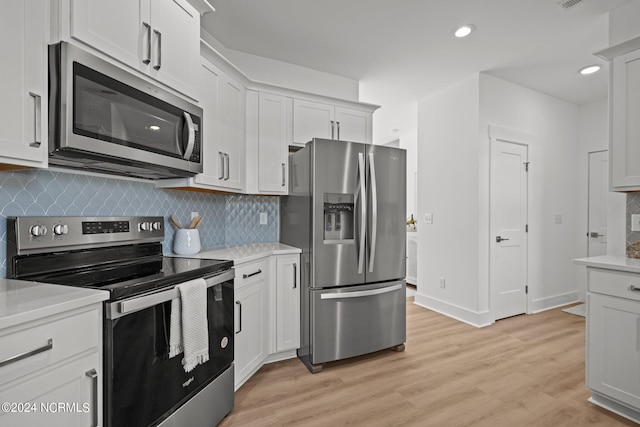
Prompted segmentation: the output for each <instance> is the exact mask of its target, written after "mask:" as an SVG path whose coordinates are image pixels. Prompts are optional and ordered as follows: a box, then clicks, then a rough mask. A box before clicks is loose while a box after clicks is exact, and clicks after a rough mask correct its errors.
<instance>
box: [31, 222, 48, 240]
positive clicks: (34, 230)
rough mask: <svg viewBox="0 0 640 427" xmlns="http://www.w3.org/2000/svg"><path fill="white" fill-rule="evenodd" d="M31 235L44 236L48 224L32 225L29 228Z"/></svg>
mask: <svg viewBox="0 0 640 427" xmlns="http://www.w3.org/2000/svg"><path fill="white" fill-rule="evenodd" d="M29 231H30V232H31V235H32V236H33V237H42V236H46V234H47V226H46V225H32V226H31V228H30V229H29Z"/></svg>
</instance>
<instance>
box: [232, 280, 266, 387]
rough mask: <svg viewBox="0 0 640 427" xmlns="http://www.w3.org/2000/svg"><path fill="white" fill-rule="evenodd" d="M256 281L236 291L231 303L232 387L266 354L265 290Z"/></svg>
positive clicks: (261, 360) (262, 282)
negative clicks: (233, 336) (232, 314)
mask: <svg viewBox="0 0 640 427" xmlns="http://www.w3.org/2000/svg"><path fill="white" fill-rule="evenodd" d="M265 286H266V285H265V282H264V280H260V281H258V282H256V283H253V284H251V285H248V286H246V287H244V288H242V289H241V290H239V291H236V303H235V322H234V323H235V343H234V363H235V383H236V389H238V387H239V386H240V385H241V384H243V383H244V382H245V381H246V379H247V378H248V377H249V376H250V375H251V374H253V373H254V372H255V371H256V370H257V369H258V368H259V367H260V366H262V362H263V361H264V359H265V358H266V357H267V350H266V336H267V331H266V327H267V324H268V322H267V316H266V313H267V311H266V304H267V299H266V292H265Z"/></svg>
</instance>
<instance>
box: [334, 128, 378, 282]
mask: <svg viewBox="0 0 640 427" xmlns="http://www.w3.org/2000/svg"><path fill="white" fill-rule="evenodd" d="M338 129H340V128H338ZM369 182H370V183H371V208H372V211H371V253H370V254H369V273H373V267H374V266H375V259H376V240H377V235H378V185H377V184H376V163H375V161H374V157H373V153H369Z"/></svg>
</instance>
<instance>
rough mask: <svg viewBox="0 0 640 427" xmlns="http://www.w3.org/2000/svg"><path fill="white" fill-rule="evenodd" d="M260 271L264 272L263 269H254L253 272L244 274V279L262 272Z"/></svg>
mask: <svg viewBox="0 0 640 427" xmlns="http://www.w3.org/2000/svg"><path fill="white" fill-rule="evenodd" d="M260 273H262V270H258V271H254V272H253V273H249V274H243V275H242V278H243V279H247V278H249V277H253V276H255V275H257V274H260Z"/></svg>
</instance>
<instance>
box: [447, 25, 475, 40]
mask: <svg viewBox="0 0 640 427" xmlns="http://www.w3.org/2000/svg"><path fill="white" fill-rule="evenodd" d="M475 29H476V27H474V26H473V25H471V24H466V25H462V26H461V27H460V28H458V29H457V30H456V31H455V32H454V33H453V34H454V35H455V36H456V37H458V38H462V37H467V36H468V35H469V34H471V33H473V30H475Z"/></svg>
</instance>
